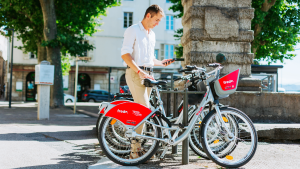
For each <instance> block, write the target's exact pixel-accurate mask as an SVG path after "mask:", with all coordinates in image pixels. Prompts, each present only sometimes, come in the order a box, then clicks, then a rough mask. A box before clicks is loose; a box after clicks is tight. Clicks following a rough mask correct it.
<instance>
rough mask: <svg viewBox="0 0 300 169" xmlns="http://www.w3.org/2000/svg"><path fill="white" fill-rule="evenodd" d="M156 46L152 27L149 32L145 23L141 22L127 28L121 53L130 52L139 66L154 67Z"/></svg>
mask: <svg viewBox="0 0 300 169" xmlns="http://www.w3.org/2000/svg"><path fill="white" fill-rule="evenodd" d="M154 46H155V33H154V32H153V31H152V30H151V29H150V32H149V34H148V31H147V30H146V29H145V28H144V26H143V24H142V23H141V22H139V23H138V24H134V25H132V26H130V27H129V28H127V29H126V31H125V33H124V41H123V46H122V49H121V55H124V54H127V53H129V54H131V56H132V58H133V59H134V61H135V63H136V64H137V65H138V66H145V67H153V66H154V61H153V59H154V58H155V57H154Z"/></svg>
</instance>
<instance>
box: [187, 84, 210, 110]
mask: <svg viewBox="0 0 300 169" xmlns="http://www.w3.org/2000/svg"><path fill="white" fill-rule="evenodd" d="M188 90H189V91H202V92H203V91H204V92H206V86H205V84H204V82H203V81H201V80H199V81H198V82H197V84H196V85H191V86H189V87H188ZM203 97H204V94H189V95H188V103H189V105H196V104H199V103H201V101H202V99H203Z"/></svg>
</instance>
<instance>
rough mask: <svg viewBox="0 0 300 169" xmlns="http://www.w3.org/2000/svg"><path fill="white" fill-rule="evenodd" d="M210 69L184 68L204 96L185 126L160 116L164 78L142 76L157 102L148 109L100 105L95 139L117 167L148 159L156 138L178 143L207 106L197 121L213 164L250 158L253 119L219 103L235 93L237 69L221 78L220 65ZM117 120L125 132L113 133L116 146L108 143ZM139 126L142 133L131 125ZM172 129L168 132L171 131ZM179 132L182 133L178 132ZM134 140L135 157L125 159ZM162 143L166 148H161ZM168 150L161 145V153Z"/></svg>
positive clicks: (254, 142)
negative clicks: (208, 107) (137, 150)
mask: <svg viewBox="0 0 300 169" xmlns="http://www.w3.org/2000/svg"><path fill="white" fill-rule="evenodd" d="M208 66H209V67H214V68H215V69H214V70H213V71H211V72H209V73H206V70H205V69H203V68H198V67H196V66H186V68H187V69H186V71H189V72H190V74H192V75H193V76H194V77H197V78H196V79H197V80H199V81H200V82H201V84H202V86H203V85H204V86H205V94H203V95H201V100H202V101H201V103H200V105H199V106H198V108H197V110H196V111H195V112H196V113H193V115H192V117H191V120H190V122H189V125H188V126H182V125H172V123H170V122H169V121H168V119H167V118H166V117H165V111H164V107H163V104H162V100H161V98H160V93H159V90H158V88H157V86H158V85H162V84H165V82H163V81H151V80H149V79H145V80H144V81H145V86H146V87H153V88H154V89H155V90H156V94H157V98H158V103H159V106H158V107H157V108H156V109H155V110H153V111H151V110H150V109H148V108H147V107H145V106H143V105H140V104H138V103H134V102H128V101H116V102H112V103H102V104H101V107H100V110H101V113H102V114H104V117H103V119H102V120H101V124H100V125H99V135H98V137H99V141H100V146H101V148H102V150H103V152H104V153H105V154H106V155H107V157H108V158H109V159H110V160H112V161H114V162H116V163H118V164H121V165H127V166H128V165H129V166H133V165H138V164H141V163H144V162H146V161H147V160H149V159H150V158H151V157H152V156H153V155H154V154H155V153H156V151H157V150H158V148H159V146H160V144H159V143H160V142H161V143H163V145H164V146H165V145H170V146H173V145H177V144H179V143H180V142H182V141H183V140H184V139H186V138H187V137H189V134H190V133H191V131H192V129H193V128H195V127H198V126H196V124H197V120H199V116H200V115H202V116H203V109H204V107H205V105H211V110H212V111H211V112H209V113H208V114H205V117H204V119H203V121H202V123H201V128H200V130H201V138H200V139H201V141H200V142H201V144H202V147H203V149H204V151H205V153H206V154H207V156H208V157H209V158H210V159H211V160H213V161H214V162H215V163H217V164H219V165H221V166H224V167H233V168H236V167H240V166H243V165H245V164H246V163H247V162H249V161H250V160H251V158H252V157H253V155H254V154H255V151H256V147H257V134H256V130H255V128H254V125H253V123H252V121H251V120H250V119H249V117H247V115H246V114H244V113H243V112H241V111H239V110H237V109H234V108H230V107H222V108H220V106H219V98H221V97H227V96H228V95H229V94H232V93H234V92H235V91H236V88H237V85H238V79H239V72H240V70H239V69H238V70H235V71H233V72H231V73H229V74H227V75H225V76H223V77H222V78H219V76H220V70H221V69H222V68H223V67H222V66H221V65H220V64H209V65H208ZM115 123H119V124H121V125H120V126H121V127H120V128H119V129H121V130H123V131H124V132H122V133H123V134H122V135H120V136H119V137H118V144H116V143H113V142H112V141H113V140H112V139H111V136H112V135H114V137H115V136H116V133H118V132H117V131H114V130H115V128H114V127H113V125H114V124H115ZM143 124H145V125H144V129H143V132H142V133H141V134H137V133H136V131H135V130H136V129H137V128H138V127H139V126H141V125H143ZM171 133H173V134H171ZM179 133H181V135H179ZM133 140H134V141H135V142H139V143H140V145H141V147H142V148H141V149H140V153H139V156H140V157H139V158H135V159H130V152H131V151H130V149H131V146H130V145H131V143H132V142H133ZM165 147H167V146H165ZM166 150H167V148H165V151H166Z"/></svg>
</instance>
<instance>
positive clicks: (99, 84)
mask: <svg viewBox="0 0 300 169" xmlns="http://www.w3.org/2000/svg"><path fill="white" fill-rule="evenodd" d="M121 3H122V5H121V6H118V7H113V8H109V9H108V10H107V16H105V17H102V18H101V19H99V22H101V23H102V25H101V26H100V27H99V29H101V30H100V31H99V32H97V33H95V34H94V35H93V36H91V37H86V41H85V42H84V43H89V44H92V45H94V46H95V49H94V50H92V51H87V52H86V56H88V57H91V60H90V61H84V62H81V61H80V62H79V63H78V64H79V71H78V73H79V74H78V87H77V92H78V95H79V97H78V98H79V99H80V94H81V93H82V92H83V91H84V90H86V89H101V90H106V91H108V90H109V89H110V92H111V93H116V92H119V88H120V86H124V85H126V81H125V69H126V66H125V65H124V63H123V60H122V58H121V48H122V43H123V35H124V31H125V30H126V29H127V28H128V27H129V26H131V25H132V24H137V23H138V22H140V21H141V20H142V19H143V17H144V14H145V11H146V9H147V8H148V7H149V6H150V5H152V4H158V5H159V6H161V7H162V8H163V9H164V12H165V15H166V16H165V17H164V18H162V20H161V22H160V24H159V25H158V26H157V27H155V28H154V29H153V31H154V32H155V35H156V44H155V56H156V58H157V59H159V60H162V59H168V58H174V57H175V54H174V51H175V47H176V46H177V45H178V44H179V43H180V41H179V40H176V39H175V38H174V34H175V30H177V29H180V28H182V25H181V19H176V18H175V17H174V15H176V13H174V12H173V11H170V10H169V7H170V6H172V3H170V2H169V1H168V0H122V1H121ZM1 38H4V37H3V36H2V37H1ZM10 45H11V44H10V43H9V42H8V41H7V43H6V51H9V50H11V48H10ZM14 46H22V43H21V41H19V40H18V39H17V38H15V39H14ZM4 48H5V47H4ZM13 50H14V56H13V63H14V66H13V78H12V80H13V83H12V100H19V101H35V100H36V92H37V91H36V88H37V87H36V85H35V84H34V71H35V70H34V68H35V65H36V64H38V61H37V58H36V56H35V55H34V54H33V53H24V52H23V51H22V50H19V49H16V48H14V49H13ZM0 51H1V47H0ZM6 56H7V57H6V58H5V60H7V64H9V60H10V53H9V52H6ZM70 62H71V65H72V67H71V70H70V72H69V75H68V76H65V77H63V81H64V92H65V93H66V94H71V95H74V91H75V58H74V57H73V58H71V61H70ZM179 68H180V63H175V64H172V65H170V66H168V67H166V68H165V67H156V68H155V69H154V71H155V72H156V73H155V74H154V76H155V78H159V77H160V75H161V74H162V73H163V72H164V71H176V70H178V69H179ZM6 69H8V67H6ZM6 72H9V71H6ZM8 75H9V73H5V78H4V82H5V83H6V86H8V85H7V84H8V81H9V76H8ZM7 77H8V78H7ZM109 77H110V78H109ZM109 86H110V87H109ZM6 91H8V90H6ZM6 96H7V92H6Z"/></svg>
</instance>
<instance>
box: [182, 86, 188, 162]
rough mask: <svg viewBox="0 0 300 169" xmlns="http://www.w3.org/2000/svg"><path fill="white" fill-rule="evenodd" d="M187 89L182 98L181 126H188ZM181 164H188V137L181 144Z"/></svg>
mask: <svg viewBox="0 0 300 169" xmlns="http://www.w3.org/2000/svg"><path fill="white" fill-rule="evenodd" d="M187 91H188V89H187V88H186V89H185V90H184V97H183V112H182V113H183V120H182V124H183V126H188V94H187ZM182 164H183V165H186V164H189V137H187V138H186V139H185V140H183V142H182Z"/></svg>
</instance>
